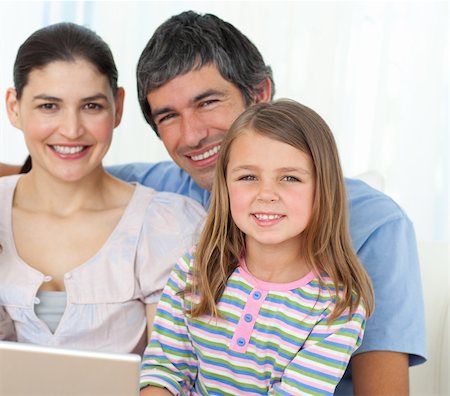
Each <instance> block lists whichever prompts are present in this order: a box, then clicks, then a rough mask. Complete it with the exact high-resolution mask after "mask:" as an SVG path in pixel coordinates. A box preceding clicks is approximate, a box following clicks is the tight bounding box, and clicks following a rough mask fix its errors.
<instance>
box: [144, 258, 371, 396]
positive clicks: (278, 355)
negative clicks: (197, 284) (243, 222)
mask: <svg viewBox="0 0 450 396" xmlns="http://www.w3.org/2000/svg"><path fill="white" fill-rule="evenodd" d="M191 268H192V256H191V255H189V254H188V255H186V256H184V257H182V258H181V259H180V260H179V261H178V263H177V265H176V266H175V268H174V269H173V271H172V273H171V276H170V278H169V281H168V283H167V285H166V287H165V289H164V292H163V294H162V297H161V300H160V302H159V305H158V310H157V314H156V318H155V322H154V328H153V334H152V339H151V341H150V344H149V345H148V347H147V349H146V351H145V353H144V358H143V363H142V371H141V388H144V387H145V386H148V385H156V386H160V387H165V388H167V389H168V390H169V391H170V392H171V393H172V394H174V395H239V396H242V395H331V394H333V392H334V388H335V386H336V384H337V383H338V382H339V380H340V378H341V377H342V375H343V374H344V371H345V368H346V366H347V364H348V361H349V359H350V356H351V354H352V353H353V352H354V351H355V349H356V348H357V347H358V346H359V345H360V343H361V341H362V336H363V331H364V325H365V311H364V309H363V308H362V306H360V307H359V308H358V309H357V310H356V312H355V313H353V314H352V315H351V316H349V314H348V312H345V313H344V314H343V315H342V316H341V317H339V318H338V319H337V320H335V321H334V322H333V323H331V324H329V323H327V319H328V317H329V315H330V313H331V311H332V310H333V307H334V299H333V297H332V293H333V290H334V289H333V286H332V283H331V281H330V280H329V279H327V278H322V282H319V280H318V279H317V278H316V277H315V276H314V275H313V274H312V273H310V274H308V275H307V276H305V277H304V278H302V279H301V280H299V281H297V282H292V283H289V284H270V283H267V282H262V281H259V280H257V279H255V278H254V277H252V276H251V275H250V274H249V273H248V271H246V267H245V264H244V263H243V265H241V266H240V267H239V268H237V269H236V270H235V271H234V273H233V274H232V276H231V277H230V279H229V282H228V285H227V287H226V289H225V292H224V294H223V296H222V298H221V300H220V302H219V304H218V308H219V311H220V314H221V318H220V319H215V318H211V317H210V316H203V317H200V318H195V319H192V318H190V317H189V316H188V315H186V314H185V311H186V309H189V308H190V306H191V304H192V296H190V295H185V296H183V295H180V294H179V291H182V290H184V289H185V287H186V285H187V284H189V282H191V279H192V277H191Z"/></svg>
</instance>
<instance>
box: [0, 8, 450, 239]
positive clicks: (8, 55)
mask: <svg viewBox="0 0 450 396" xmlns="http://www.w3.org/2000/svg"><path fill="white" fill-rule="evenodd" d="M187 9H193V10H195V11H199V12H210V13H214V14H216V15H218V16H219V17H221V18H223V19H225V20H227V21H229V22H231V23H233V24H235V25H236V26H237V27H238V28H239V29H240V30H242V31H243V32H244V33H245V34H246V35H247V36H248V37H249V38H250V39H251V40H252V41H253V42H254V43H255V44H256V45H257V46H258V47H259V49H260V50H261V52H262V54H263V56H264V58H265V60H266V62H267V63H268V64H270V65H271V66H272V68H273V70H274V75H275V81H276V84H277V93H276V97H278V98H280V97H291V98H293V99H296V100H298V101H300V102H302V103H304V104H306V105H308V106H310V107H312V108H314V109H315V110H317V111H318V112H319V113H320V114H321V115H322V116H323V117H324V118H325V120H326V121H327V122H328V123H329V125H330V126H331V128H332V130H333V131H334V133H335V136H336V138H337V141H338V145H339V149H340V154H341V158H342V163H343V167H344V172H345V174H346V175H348V176H351V175H355V174H358V173H361V172H364V171H365V170H367V169H374V170H377V171H379V172H380V173H382V174H383V176H384V178H385V192H386V193H387V194H389V195H391V196H392V197H394V198H395V199H396V200H397V202H399V204H400V205H401V206H402V207H404V208H405V209H406V211H407V212H408V214H409V216H410V217H411V219H412V220H413V222H414V224H415V227H416V232H417V235H418V238H419V239H425V240H447V241H448V239H449V231H448V220H449V219H448V213H449V212H448V206H449V195H448V179H449V172H448V165H449V162H448V152H449V138H448V135H449V131H448V109H449V97H448V91H449V78H448V70H450V69H449V66H450V65H449V52H448V50H449V35H448V33H449V32H448V3H447V2H442V1H441V2H436V1H435V2H433V1H428V2H405V1H399V2H395V1H390V2H363V1H358V2H322V1H321V2H301V1H297V2H296V1H289V2H282V1H273V2H272V1H259V2H254V1H209V2H195V1H189V2H188V1H178V2H173V1H139V2H132V1H123V2H120V1H91V2H57V1H53V2H45V3H44V2H16V1H14V2H0V50H1V53H2V56H1V59H0V92H2V95H4V92H5V90H6V88H7V87H8V86H11V85H12V65H13V62H14V57H15V53H16V51H17V48H18V46H19V45H20V44H21V43H22V42H23V40H24V39H25V38H26V37H27V36H28V35H29V34H31V33H32V32H33V31H34V30H36V29H37V28H39V27H41V26H44V25H46V24H49V23H53V22H58V21H62V20H66V21H73V22H78V23H82V24H85V25H87V26H89V27H91V28H92V29H94V30H95V31H96V32H97V33H98V34H100V36H102V37H103V38H104V39H105V41H107V42H108V43H109V44H110V46H111V48H112V50H113V53H114V55H115V58H116V62H117V65H118V69H119V80H120V84H121V85H123V86H124V87H125V89H126V91H127V98H126V110H125V114H124V118H123V121H122V125H121V126H120V127H119V128H117V130H116V136H115V140H114V142H113V145H112V148H111V150H110V152H109V153H108V155H107V157H106V159H105V163H106V164H113V163H114V164H116V163H125V162H133V161H145V162H150V161H158V160H162V159H168V156H167V154H166V152H165V150H164V148H163V146H162V144H161V143H160V142H159V141H158V139H156V137H155V136H154V133H153V132H152V131H151V129H150V127H149V126H148V125H147V124H146V123H145V122H144V119H143V117H142V115H141V114H140V110H139V106H138V103H137V99H136V88H135V77H134V72H135V66H136V62H137V59H138V57H139V54H140V52H141V50H142V49H143V47H144V46H145V44H146V42H147V40H148V39H149V38H150V36H151V34H152V33H153V31H154V30H155V28H156V27H157V26H158V25H159V24H160V23H162V22H163V21H164V20H166V19H167V18H168V17H170V16H171V15H173V14H176V13H179V12H181V11H184V10H187ZM25 155H26V149H25V147H24V144H23V142H22V137H21V133H20V132H19V131H17V130H15V129H13V128H12V127H11V126H10V125H9V122H8V120H7V118H6V114H5V110H4V104H2V105H1V106H0V161H1V162H10V163H20V162H22V161H23V159H24V158H25Z"/></svg>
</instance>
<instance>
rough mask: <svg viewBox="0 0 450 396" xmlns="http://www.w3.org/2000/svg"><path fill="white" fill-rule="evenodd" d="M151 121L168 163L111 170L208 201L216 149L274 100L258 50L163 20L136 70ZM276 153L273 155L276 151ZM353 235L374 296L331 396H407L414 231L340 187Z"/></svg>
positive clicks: (370, 196)
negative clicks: (244, 115) (253, 109)
mask: <svg viewBox="0 0 450 396" xmlns="http://www.w3.org/2000/svg"><path fill="white" fill-rule="evenodd" d="M137 80H138V96H139V103H140V105H141V109H142V111H143V114H144V117H145V118H146V120H147V122H148V123H149V124H150V125H151V126H152V128H153V129H154V130H155V132H156V133H157V134H158V136H159V137H160V138H161V140H162V141H163V143H164V145H165V147H166V149H167V151H168V152H169V154H170V156H171V157H172V158H173V160H174V162H175V163H173V162H161V163H157V164H130V165H125V166H116V167H111V168H109V169H108V170H109V171H110V172H111V173H113V174H115V175H116V176H118V177H120V178H122V179H125V180H128V181H138V182H140V183H142V184H145V185H147V186H150V187H153V188H155V189H157V190H165V191H172V192H177V193H180V194H183V195H187V196H190V197H192V198H194V199H196V200H197V201H199V202H200V203H202V204H203V205H204V206H205V207H207V206H208V202H209V191H210V190H211V186H212V182H213V177H214V167H215V164H216V160H217V156H218V152H219V149H220V143H221V141H222V139H223V137H224V136H225V134H226V133H227V130H228V128H229V126H230V125H231V123H232V122H233V121H234V119H235V118H236V117H237V116H238V115H239V114H240V113H241V112H242V111H243V110H244V109H245V108H246V107H247V106H249V105H250V104H252V103H255V102H260V101H269V100H271V99H272V97H273V95H274V92H275V86H274V82H273V79H272V72H271V69H270V67H269V66H267V65H265V63H264V60H263V58H262V56H261V54H260V53H259V51H258V50H257V48H256V47H255V46H254V45H253V44H252V43H251V42H250V41H249V40H248V39H247V38H246V37H245V36H244V35H243V34H242V33H241V32H239V31H238V30H237V29H236V28H235V27H234V26H232V25H230V24H229V23H226V22H224V21H222V20H221V19H219V18H217V17H215V16H213V15H208V14H207V15H203V16H202V15H198V14H196V13H194V12H185V13H182V14H180V15H177V16H174V17H172V18H170V19H169V20H167V21H166V22H164V23H163V24H162V25H161V26H160V27H159V28H158V29H157V30H156V31H155V33H154V34H153V36H152V37H151V39H150V41H149V42H148V44H147V46H146V47H145V49H144V51H143V53H142V55H141V57H140V59H139V62H138V66H137ZM274 155H276V153H274ZM346 183H347V192H348V196H349V208H350V232H351V235H352V241H353V245H354V248H355V250H356V251H357V252H358V256H359V257H360V259H361V261H362V262H363V264H364V265H365V267H366V269H367V271H368V273H369V275H370V277H371V279H372V281H373V284H374V288H375V295H376V309H375V313H374V315H373V316H372V317H371V318H370V319H369V321H368V322H367V327H366V334H365V337H364V341H363V344H362V346H361V347H360V348H359V349H358V351H357V352H356V353H355V355H354V356H353V358H352V359H351V363H350V366H349V370H348V371H347V373H346V374H345V376H344V378H343V380H342V381H341V383H340V384H339V385H338V388H337V389H336V394H351V393H352V384H353V391H354V393H355V394H364V395H396V396H397V395H406V394H408V365H415V364H419V363H422V362H424V361H425V345H424V344H425V330H424V322H425V320H424V312H423V302H422V291H421V283H420V272H419V264H418V258H417V249H416V243H415V237H414V230H413V227H412V224H411V222H410V220H409V219H408V218H407V216H406V215H405V213H404V212H403V211H402V210H401V209H400V208H399V207H398V206H397V205H396V204H395V203H394V202H393V201H392V200H391V199H390V198H388V197H387V196H385V195H383V194H382V193H379V192H377V191H375V190H373V189H371V188H370V187H369V186H367V185H366V184H364V183H362V182H360V181H357V180H350V179H348V180H346Z"/></svg>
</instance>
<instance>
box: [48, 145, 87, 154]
mask: <svg viewBox="0 0 450 396" xmlns="http://www.w3.org/2000/svg"><path fill="white" fill-rule="evenodd" d="M52 147H53V150H55V151H56V152H57V153H59V154H77V153H79V152H81V151H82V150H83V149H84V146H72V147H69V146H52Z"/></svg>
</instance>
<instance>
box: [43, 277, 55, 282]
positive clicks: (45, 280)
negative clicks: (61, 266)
mask: <svg viewBox="0 0 450 396" xmlns="http://www.w3.org/2000/svg"><path fill="white" fill-rule="evenodd" d="M52 279H53V278H52V277H51V276H50V275H47V276H44V282H50V281H51V280H52Z"/></svg>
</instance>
